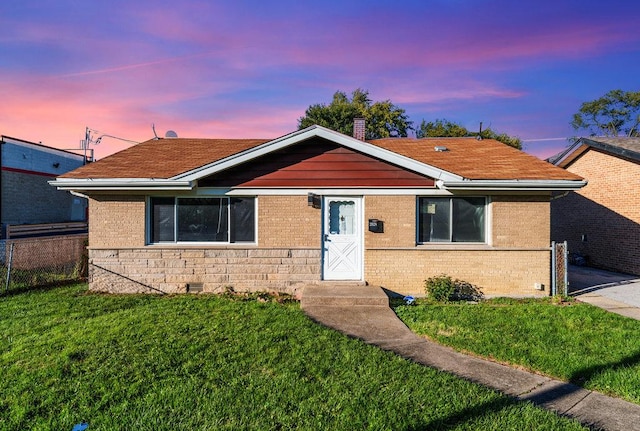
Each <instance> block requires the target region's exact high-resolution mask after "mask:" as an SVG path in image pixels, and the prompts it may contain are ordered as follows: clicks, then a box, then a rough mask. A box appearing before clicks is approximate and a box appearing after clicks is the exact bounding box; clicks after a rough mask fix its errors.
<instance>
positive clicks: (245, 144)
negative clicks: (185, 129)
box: [61, 138, 269, 179]
mask: <svg viewBox="0 0 640 431" xmlns="http://www.w3.org/2000/svg"><path fill="white" fill-rule="evenodd" d="M268 141H269V139H191V138H167V139H152V140H150V141H146V142H142V143H140V144H137V145H134V146H133V147H130V148H127V149H126V150H122V151H120V152H118V153H115V154H112V155H110V156H108V157H105V158H104V159H102V160H99V161H97V162H94V163H90V164H88V165H85V166H83V167H81V168H78V169H76V170H74V171H71V172H68V173H66V174H64V175H62V176H61V178H78V179H82V178H94V179H95V178H172V177H174V176H176V175H179V174H182V173H184V172H188V171H190V170H192V169H196V168H199V167H201V166H204V165H207V164H209V163H211V162H214V161H216V160H220V159H224V158H225V157H229V156H231V155H233V154H236V153H239V152H241V151H244V150H247V149H249V148H253V147H255V146H257V145H260V144H263V143H265V142H268Z"/></svg>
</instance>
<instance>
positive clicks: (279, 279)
mask: <svg viewBox="0 0 640 431" xmlns="http://www.w3.org/2000/svg"><path fill="white" fill-rule="evenodd" d="M318 281H320V250H318V249H313V250H309V249H290V248H283V249H256V248H231V247H229V248H215V249H214V248H195V247H194V248H184V247H183V248H162V247H158V246H150V247H144V248H129V249H122V248H113V249H90V250H89V286H90V288H91V289H92V290H94V291H100V292H111V293H184V292H186V290H187V285H188V284H193V283H198V284H200V283H201V284H202V285H203V291H204V292H223V291H224V290H225V289H226V288H227V287H233V288H234V289H235V290H237V291H279V292H285V293H290V294H296V292H297V291H298V290H299V289H300V288H301V287H302V286H304V285H305V284H309V283H317V282H318Z"/></svg>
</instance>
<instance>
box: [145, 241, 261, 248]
mask: <svg viewBox="0 0 640 431" xmlns="http://www.w3.org/2000/svg"><path fill="white" fill-rule="evenodd" d="M145 247H147V248H181V249H183V248H198V249H202V248H215V249H227V248H257V247H258V243H255V242H235V243H226V242H225V243H219V244H217V243H212V242H163V243H153V244H147V245H146V246H145Z"/></svg>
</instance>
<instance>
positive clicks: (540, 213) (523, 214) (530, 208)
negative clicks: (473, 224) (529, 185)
mask: <svg viewBox="0 0 640 431" xmlns="http://www.w3.org/2000/svg"><path fill="white" fill-rule="evenodd" d="M491 206H492V213H493V214H492V219H493V227H492V231H493V241H492V245H493V246H494V247H515V248H517V247H529V248H530V247H538V248H544V247H549V241H550V237H551V233H550V229H551V228H550V224H551V212H550V209H549V196H493V197H492V204H491Z"/></svg>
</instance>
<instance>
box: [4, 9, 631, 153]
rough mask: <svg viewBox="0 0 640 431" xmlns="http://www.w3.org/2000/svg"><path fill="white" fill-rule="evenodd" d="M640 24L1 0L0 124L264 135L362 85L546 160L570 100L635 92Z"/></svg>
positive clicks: (574, 17) (137, 135)
mask: <svg viewBox="0 0 640 431" xmlns="http://www.w3.org/2000/svg"><path fill="white" fill-rule="evenodd" d="M639 20H640V2H638V1H636V0H633V1H632V0H610V1H607V2H603V1H595V0H581V1H574V0H555V1H549V0H538V1H528V0H525V1H517V2H515V1H512V0H475V1H474V0H423V1H412V0H397V1H394V2H390V1H377V0H373V1H356V0H354V1H344V0H343V1H333V0H331V1H322V2H310V1H301V0H296V1H257V0H251V1H249V0H247V1H242V0H236V1H193V0H183V1H181V2H175V1H149V0H147V1H135V0H128V1H121V0H111V1H95V2H86V1H78V0H56V1H47V0H44V1H43V0H40V1H30V0H5V1H3V2H2V3H1V4H0V25H1V26H2V29H3V31H2V34H0V50H1V52H2V55H1V56H0V98H1V100H2V103H1V104H0V133H1V134H4V135H8V136H12V137H16V138H20V139H25V140H28V141H34V142H42V143H44V144H47V145H51V146H54V147H58V148H75V147H78V146H79V142H80V140H81V139H82V138H83V137H84V131H85V127H87V126H88V127H90V128H92V129H95V130H98V131H99V132H101V133H106V134H109V135H113V136H118V137H122V138H125V139H130V140H135V141H142V140H146V139H149V138H151V137H153V132H152V129H151V125H152V124H155V126H156V130H157V132H158V134H159V135H163V134H164V132H165V131H167V130H169V129H171V130H175V131H176V132H177V133H178V135H179V136H181V137H210V138H216V137H238V138H239V137H252V138H265V139H268V138H275V137H278V136H281V135H284V134H286V133H288V132H291V131H293V130H295V129H296V127H297V119H298V118H299V117H301V116H302V115H303V114H304V111H305V109H306V108H307V107H308V106H309V105H311V104H314V103H329V102H330V101H331V97H332V95H333V93H334V92H335V91H337V90H341V91H345V92H347V93H350V92H351V91H352V90H354V89H356V88H363V89H366V90H368V91H369V94H370V96H371V98H372V99H373V100H387V99H389V100H391V101H392V102H393V103H395V104H396V105H398V106H400V107H401V108H404V109H405V110H406V111H407V114H408V115H409V117H410V119H411V120H413V121H414V123H415V125H416V126H417V125H418V124H419V123H420V121H421V120H423V119H425V120H427V121H430V120H435V119H438V118H446V119H448V120H450V121H455V122H458V123H460V124H462V125H464V126H466V127H467V128H469V129H472V130H476V129H477V128H478V125H479V123H480V122H481V121H482V122H483V124H484V127H487V126H491V127H492V128H494V129H495V130H498V131H500V132H505V133H508V134H510V135H516V136H519V137H520V138H521V139H523V140H525V151H528V152H530V153H532V154H535V155H538V156H539V157H547V156H549V155H551V154H553V153H554V152H556V151H558V150H559V149H561V148H562V147H564V146H565V145H566V144H567V142H566V140H565V139H566V138H567V137H570V136H573V135H575V134H576V132H575V131H573V129H572V128H571V127H570V125H569V122H570V121H571V117H572V115H573V113H575V112H576V111H577V109H578V108H579V107H580V104H581V103H582V102H584V101H589V100H593V99H595V98H597V97H600V96H602V95H604V94H605V93H606V92H608V91H609V90H612V89H617V88H620V89H622V90H626V91H640V25H639V24H638V23H639ZM128 145H130V144H128V143H126V142H123V141H119V140H117V139H113V138H109V137H105V138H104V139H103V140H102V142H101V144H100V145H99V146H96V147H95V150H96V155H97V157H98V158H101V157H104V156H106V155H108V154H110V153H112V152H114V151H118V150H121V149H123V148H126V147H127V146H128Z"/></svg>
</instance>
